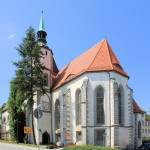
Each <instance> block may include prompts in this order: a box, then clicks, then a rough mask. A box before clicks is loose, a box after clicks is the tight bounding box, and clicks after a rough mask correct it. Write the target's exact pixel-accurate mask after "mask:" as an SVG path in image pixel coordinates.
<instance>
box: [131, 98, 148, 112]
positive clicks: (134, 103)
mask: <svg viewBox="0 0 150 150" xmlns="http://www.w3.org/2000/svg"><path fill="white" fill-rule="evenodd" d="M133 109H134V113H140V114H144V113H146V112H145V111H143V110H142V109H141V108H140V107H139V106H138V105H137V103H136V102H135V100H134V99H133Z"/></svg>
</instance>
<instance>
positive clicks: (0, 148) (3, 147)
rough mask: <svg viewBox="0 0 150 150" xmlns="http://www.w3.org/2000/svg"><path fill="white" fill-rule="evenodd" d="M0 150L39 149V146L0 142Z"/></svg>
mask: <svg viewBox="0 0 150 150" xmlns="http://www.w3.org/2000/svg"><path fill="white" fill-rule="evenodd" d="M0 150H37V148H33V147H28V146H21V145H15V144H5V143H0Z"/></svg>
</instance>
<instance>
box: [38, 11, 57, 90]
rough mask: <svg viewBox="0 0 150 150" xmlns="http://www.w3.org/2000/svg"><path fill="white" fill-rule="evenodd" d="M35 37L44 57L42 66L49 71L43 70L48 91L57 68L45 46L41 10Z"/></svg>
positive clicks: (51, 53)
mask: <svg viewBox="0 0 150 150" xmlns="http://www.w3.org/2000/svg"><path fill="white" fill-rule="evenodd" d="M37 36H38V43H39V45H40V46H41V50H42V52H43V56H44V57H43V65H44V66H45V67H46V68H48V69H49V70H44V72H43V73H44V75H45V77H46V79H47V81H46V86H47V87H48V89H49V90H50V88H51V87H52V84H53V76H55V75H56V74H57V73H58V68H57V65H56V63H55V60H54V58H53V52H52V50H51V49H49V47H48V46H47V40H46V37H47V33H46V30H45V25H44V19H43V10H42V15H41V21H40V26H39V30H38V32H37Z"/></svg>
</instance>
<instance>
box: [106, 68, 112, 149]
mask: <svg viewBox="0 0 150 150" xmlns="http://www.w3.org/2000/svg"><path fill="white" fill-rule="evenodd" d="M107 73H108V76H109V116H110V120H109V121H110V147H111V107H110V105H111V100H110V96H111V95H110V94H111V93H110V73H109V71H108V70H107Z"/></svg>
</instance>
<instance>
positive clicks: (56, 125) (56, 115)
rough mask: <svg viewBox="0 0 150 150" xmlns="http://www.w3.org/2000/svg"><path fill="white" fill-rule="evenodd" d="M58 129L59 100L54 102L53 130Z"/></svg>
mask: <svg viewBox="0 0 150 150" xmlns="http://www.w3.org/2000/svg"><path fill="white" fill-rule="evenodd" d="M57 129H60V102H59V100H58V99H57V100H56V102H55V130H57Z"/></svg>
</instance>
